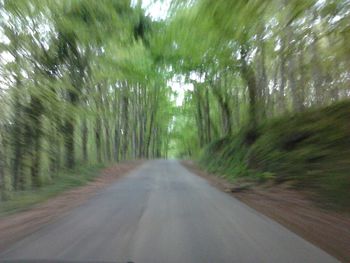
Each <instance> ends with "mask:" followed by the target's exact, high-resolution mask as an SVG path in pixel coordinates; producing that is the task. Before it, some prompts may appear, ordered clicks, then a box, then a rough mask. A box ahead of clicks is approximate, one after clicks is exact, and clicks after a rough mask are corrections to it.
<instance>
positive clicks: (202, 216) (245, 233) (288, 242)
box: [0, 160, 337, 263]
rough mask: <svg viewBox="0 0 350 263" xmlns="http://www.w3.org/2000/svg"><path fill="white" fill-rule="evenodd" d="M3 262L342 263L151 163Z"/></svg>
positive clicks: (173, 168)
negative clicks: (8, 260)
mask: <svg viewBox="0 0 350 263" xmlns="http://www.w3.org/2000/svg"><path fill="white" fill-rule="evenodd" d="M0 258H1V259H11V260H17V259H18V260H19V261H18V262H22V260H23V259H25V260H31V261H30V262H36V260H44V261H42V262H46V261H45V260H47V262H51V261H52V260H59V261H60V260H62V261H66V260H67V261H75V260H76V261H81V262H86V261H90V262H97V261H109V262H135V263H158V262H159V263H168V262H169V263H172V262H174V263H186V262H191V263H192V262H193V263H197V262H198V263H206V262H208V263H225V262H230V263H232V262H269V263H272V262H295V263H303V262H317V263H322V262H337V260H336V259H334V258H333V257H331V256H330V255H328V254H327V253H325V252H324V251H322V250H320V249H319V248H317V247H315V246H314V245H312V244H310V243H309V242H307V241H305V240H303V239H302V238H301V237H299V236H297V235H296V234H294V233H292V232H290V231H289V230H287V229H286V228H284V227H283V226H281V225H279V224H278V223H276V222H274V221H272V220H271V219H269V218H267V217H265V216H263V215H261V214H259V213H258V212H256V211H255V210H253V209H251V208H249V207H248V206H246V205H245V204H243V203H241V202H239V201H238V200H236V199H234V198H232V197H231V196H230V195H228V194H226V193H223V192H220V191H219V190H217V189H216V188H214V187H212V186H211V185H210V184H209V183H208V182H207V181H205V180H204V179H203V178H201V177H198V176H196V175H194V174H193V173H191V172H189V171H188V170H187V169H186V168H184V167H183V166H182V165H181V164H180V163H179V162H177V161H166V160H156V161H149V162H146V163H145V164H144V165H142V166H141V167H140V168H138V169H137V170H135V171H133V172H131V173H130V174H129V175H128V176H126V177H123V178H122V179H120V180H118V181H117V182H115V183H114V184H113V185H111V186H109V187H108V188H106V189H104V190H102V191H100V192H99V193H98V194H97V195H96V196H94V197H93V198H91V199H89V201H88V202H86V203H85V204H84V205H82V206H80V207H78V208H76V209H74V210H72V211H71V212H70V213H69V214H68V215H67V216H65V217H63V218H62V219H60V220H58V221H56V222H55V223H52V224H49V225H46V226H44V227H43V228H41V229H40V230H39V231H37V232H35V233H34V234H32V235H30V236H27V237H26V238H24V239H23V240H21V241H19V242H17V243H16V244H15V245H14V246H12V247H11V248H10V249H9V250H7V251H5V252H4V253H2V254H1V255H0Z"/></svg>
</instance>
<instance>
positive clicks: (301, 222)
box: [182, 161, 350, 262]
mask: <svg viewBox="0 0 350 263" xmlns="http://www.w3.org/2000/svg"><path fill="white" fill-rule="evenodd" d="M182 164H183V165H184V166H186V167H187V168H188V169H189V170H191V171H192V172H194V173H196V174H197V175H199V176H201V177H204V178H205V179H207V180H208V181H209V182H210V183H211V184H212V185H213V186H215V187H217V188H219V189H220V190H222V191H225V192H227V193H229V194H231V195H233V196H234V197H236V198H238V199H239V200H240V201H242V202H244V203H245V204H247V205H248V206H250V207H252V208H254V209H256V210H257V211H259V212H261V213H262V214H264V215H266V216H268V217H270V218H272V219H274V220H275V221H277V222H279V223H280V224H282V225H284V226H285V227H287V228H288V229H290V230H291V231H293V232H295V233H296V234H298V235H300V236H302V237H303V238H305V239H306V240H308V241H309V242H311V243H313V244H315V245H317V246H318V247H320V248H322V249H323V250H325V251H327V252H328V253H329V254H331V255H333V256H335V257H336V258H338V259H339V260H341V261H342V262H350V249H349V248H350V215H349V214H342V213H338V212H335V211H330V210H323V209H321V208H319V207H318V206H316V205H315V204H314V203H313V202H312V201H310V198H308V197H307V196H308V195H307V193H304V192H301V191H297V190H294V189H290V187H288V186H287V185H279V186H275V185H274V186H273V187H271V186H266V185H265V186H254V187H251V188H245V187H243V188H241V187H238V188H237V186H236V185H234V184H232V183H229V182H227V181H226V180H224V179H223V178H220V177H217V176H214V175H211V174H208V173H206V172H204V171H202V170H201V169H199V168H198V167H197V166H196V165H195V164H193V163H192V162H190V161H183V162H182Z"/></svg>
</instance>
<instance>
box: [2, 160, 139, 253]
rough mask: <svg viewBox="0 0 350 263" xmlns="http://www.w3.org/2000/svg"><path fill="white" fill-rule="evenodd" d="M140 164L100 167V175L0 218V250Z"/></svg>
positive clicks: (67, 210)
mask: <svg viewBox="0 0 350 263" xmlns="http://www.w3.org/2000/svg"><path fill="white" fill-rule="evenodd" d="M141 163H142V161H132V162H124V163H119V164H116V165H114V166H112V167H109V168H107V169H104V170H103V171H102V172H101V175H100V176H98V177H96V179H95V180H94V181H92V182H90V183H88V184H87V185H84V186H81V187H77V188H74V189H72V190H69V191H66V192H63V193H61V194H60V195H59V196H57V197H54V198H51V199H49V200H47V201H45V202H44V203H40V204H38V205H35V206H33V207H31V208H30V209H29V210H26V211H23V212H19V213H16V214H13V215H10V216H5V217H3V218H0V251H2V250H4V249H6V248H7V247H9V246H10V245H11V244H13V243H14V242H16V241H17V240H19V239H21V238H23V237H24V236H26V235H28V234H30V233H33V232H35V231H36V230H38V229H39V228H41V227H43V226H44V225H46V224H47V223H51V222H53V221H55V220H57V219H59V218H61V217H62V216H64V215H65V214H67V213H68V212H69V211H70V210H71V209H73V208H75V207H77V206H79V205H81V204H83V203H84V202H85V201H86V200H87V199H88V198H90V197H92V196H93V195H94V194H95V193H96V192H97V191H98V190H100V189H102V188H104V187H106V186H108V185H110V184H111V183H112V182H114V181H115V180H117V179H118V178H120V177H122V176H123V175H125V174H127V173H128V172H129V171H131V170H133V169H135V168H136V167H138V166H139V165H140V164H141Z"/></svg>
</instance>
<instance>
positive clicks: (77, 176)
mask: <svg viewBox="0 0 350 263" xmlns="http://www.w3.org/2000/svg"><path fill="white" fill-rule="evenodd" d="M104 167H105V165H103V164H97V165H90V166H81V167H79V168H76V169H74V170H71V171H62V172H60V173H59V174H58V175H57V177H55V179H54V180H52V181H51V182H50V183H49V184H47V185H46V186H45V187H44V188H41V189H35V190H26V191H20V192H17V193H16V194H15V195H14V193H12V197H11V198H10V199H9V200H7V201H3V202H1V206H0V216H4V215H8V214H11V213H14V212H18V211H22V210H24V209H28V208H29V207H31V206H33V205H35V204H38V203H40V202H43V201H46V200H47V199H49V198H51V197H54V196H56V195H58V194H60V193H62V192H64V191H67V190H69V189H71V188H74V187H77V186H82V185H85V184H87V183H88V182H90V181H91V180H93V179H94V178H95V177H96V176H98V175H99V171H101V170H102V169H103V168H104ZM10 194H11V193H10Z"/></svg>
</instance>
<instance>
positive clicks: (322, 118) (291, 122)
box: [200, 102, 350, 208]
mask: <svg viewBox="0 0 350 263" xmlns="http://www.w3.org/2000/svg"><path fill="white" fill-rule="evenodd" d="M200 164H201V166H203V167H204V168H206V169H207V170H209V171H210V172H215V173H218V174H221V175H222V176H225V177H226V178H228V179H229V180H235V179H237V178H242V177H244V178H246V179H248V180H250V179H251V180H258V181H264V180H266V179H272V180H274V181H275V182H276V183H279V182H284V181H292V182H293V183H294V185H295V186H296V187H303V188H306V189H311V190H313V192H315V193H317V194H318V200H320V201H322V203H323V204H325V205H328V204H329V205H332V206H338V207H343V208H346V207H349V205H350V190H349V189H350V174H349V172H350V102H341V103H338V104H335V105H332V106H330V107H327V108H323V109H321V110H309V111H307V112H303V113H299V114H295V115H289V116H283V117H282V118H278V119H274V120H271V121H267V122H265V123H263V124H261V125H260V126H259V127H258V128H257V130H255V131H252V130H249V129H247V128H245V129H242V130H241V131H240V132H239V133H238V134H236V135H234V136H231V137H226V138H223V139H220V140H218V141H216V142H214V143H212V144H210V145H209V146H208V147H207V148H206V149H205V150H204V151H203V153H202V155H201V158H200Z"/></svg>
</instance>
